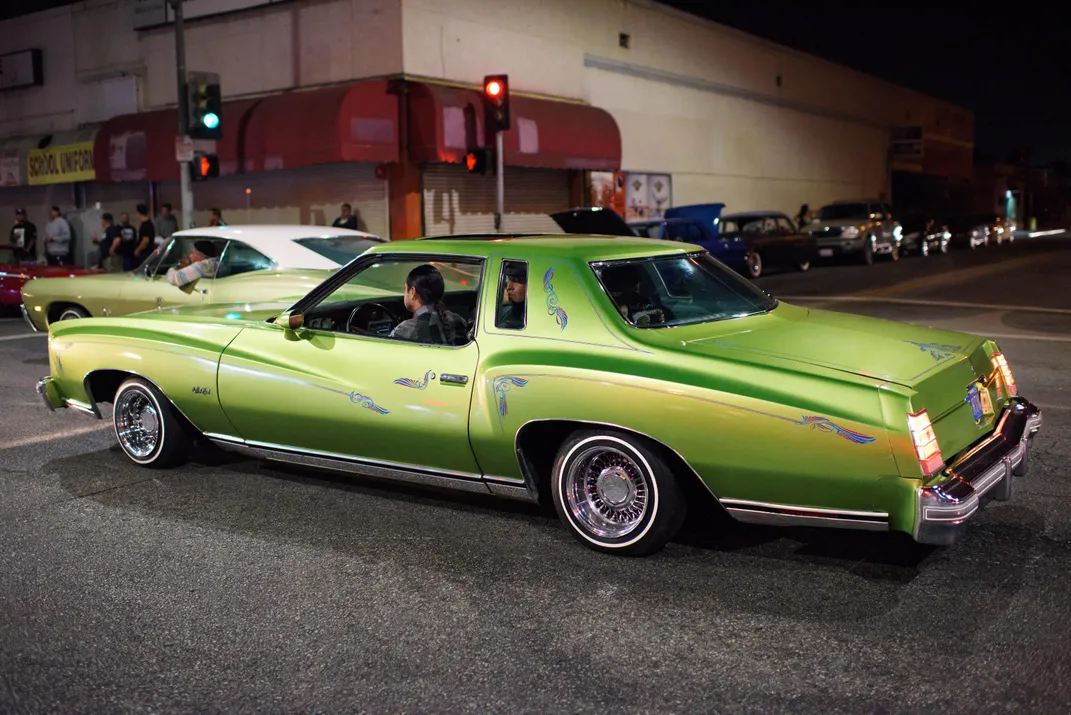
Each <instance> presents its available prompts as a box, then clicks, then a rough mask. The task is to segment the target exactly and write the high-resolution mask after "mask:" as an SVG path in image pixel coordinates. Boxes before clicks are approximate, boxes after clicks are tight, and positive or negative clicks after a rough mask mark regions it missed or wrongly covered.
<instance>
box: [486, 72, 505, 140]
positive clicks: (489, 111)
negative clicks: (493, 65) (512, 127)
mask: <svg viewBox="0 0 1071 715" xmlns="http://www.w3.org/2000/svg"><path fill="white" fill-rule="evenodd" d="M483 105H484V117H485V125H484V126H485V127H486V131H487V133H488V136H489V137H491V136H493V135H494V134H495V133H496V132H502V131H505V130H507V129H509V123H510V122H509V75H505V74H489V75H486V76H485V77H484V78H483Z"/></svg>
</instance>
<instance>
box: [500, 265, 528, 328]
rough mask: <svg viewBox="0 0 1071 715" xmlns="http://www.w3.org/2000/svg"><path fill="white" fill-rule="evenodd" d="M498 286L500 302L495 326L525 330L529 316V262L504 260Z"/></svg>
mask: <svg viewBox="0 0 1071 715" xmlns="http://www.w3.org/2000/svg"><path fill="white" fill-rule="evenodd" d="M498 287H499V290H498V295H499V302H498V306H497V307H496V309H495V327H496V328H501V329H503V330H524V326H525V325H526V324H527V318H528V316H527V300H528V262H527V261H514V260H503V261H502V274H501V276H500V277H499V284H498Z"/></svg>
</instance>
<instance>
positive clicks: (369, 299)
mask: <svg viewBox="0 0 1071 715" xmlns="http://www.w3.org/2000/svg"><path fill="white" fill-rule="evenodd" d="M429 264H430V265H432V266H435V267H438V268H439V270H441V271H444V272H445V271H451V272H453V273H454V274H456V275H462V274H463V275H466V276H467V278H466V279H465V280H464V281H457V282H456V283H455V285H454V286H453V287H452V289H449V290H447V291H446V292H445V293H443V294H442V295H439V294H437V293H432V294H430V295H429V296H428V300H437V301H441V304H442V305H441V307H439V308H438V309H437V314H439V315H446V313H445V312H443V311H445V310H448V311H450V312H452V313H454V314H456V315H455V316H450V315H446V318H445V320H446V322H445V323H444V324H446V325H454V326H456V327H454V328H451V329H450V330H447V331H443V332H442V334H438V333H432V332H430V331H429V333H428V334H427V335H426V336H424V337H423V342H409V341H405V340H401V339H398V338H396V337H392V336H394V335H396V334H398V333H401V334H407V335H411V334H413V333H412V332H410V330H411V328H410V327H407V328H406V329H405V330H404V331H399V330H396V329H397V328H398V327H399V326H400V325H402V324H406V325H407V326H412V325H414V323H411V322H410V321H413V320H416V321H417V323H416V324H417V325H419V324H421V323H420V322H419V318H416V317H414V318H410V317H409V316H410V312H409V310H408V309H407V307H406V305H407V300H409V301H411V300H412V299H411V297H410V298H406V296H405V295H404V294H403V291H404V290H405V289H404V287H403V280H404V277H405V276H408V275H410V272H411V271H413V270H419V271H421V272H422V273H424V274H427V273H429V272H431V273H433V271H431V269H430V267H429ZM507 281H508V283H507ZM507 285H509V286H511V287H510V288H508V289H507V287H506V286H507ZM517 286H524V289H525V290H526V291H527V292H526V293H521V294H520V295H518V294H517V291H516V287H517ZM425 287H427V286H425ZM408 304H409V305H412V303H411V302H410V303H408ZM518 309H519V310H520V311H521V312H520V315H516V314H515V311H517V310H518ZM422 315H426V313H422ZM434 317H435V316H430V315H429V317H428V320H427V322H426V324H427V325H430V324H431V321H432V320H434ZM507 317H508V318H509V320H508V321H507V320H505V318H507ZM516 318H520V320H516ZM462 323H463V325H462ZM51 331H52V335H51V339H50V340H49V343H48V355H49V357H48V359H49V369H50V374H49V376H47V377H45V378H43V379H41V381H40V382H39V383H38V385H37V390H38V393H39V394H40V395H41V397H42V398H43V400H44V402H45V403H46V405H47V406H48V407H49V408H52V409H55V408H60V407H71V408H74V409H76V410H79V411H82V412H85V413H88V414H91V415H93V416H95V417H97V418H98V419H99V418H101V416H102V412H101V410H100V408H99V407H98V405H99V404H100V403H107V402H111V403H113V405H114V408H113V410H112V421H113V422H114V426H115V434H116V436H117V439H118V441H119V444H120V446H121V448H122V450H123V452H124V453H125V454H126V456H127V457H128V458H129V459H130V460H132V461H133V462H135V463H136V464H138V465H142V466H145V467H166V466H169V465H173V464H177V463H180V462H181V461H183V460H184V459H186V458H188V456H189V454H190V449H191V446H192V441H191V439H192V438H195V437H198V436H199V437H201V438H204V439H206V440H208V441H211V442H212V443H214V444H216V445H218V446H220V447H223V448H226V449H233V450H238V451H242V452H245V453H247V454H252V455H256V456H258V457H261V458H265V459H269V460H276V461H281V462H293V463H297V464H302V465H306V466H312V467H324V468H329V469H332V470H336V471H343V472H354V473H358V474H364V475H371V476H373V477H382V478H387V479H394V480H399V481H403V482H410V483H418V484H428V485H435V486H439V487H447V488H453V489H459V490H462V491H469V492H476V493H481V494H493V495H497V496H501V497H509V498H517V499H522V500H528V501H541V502H547V503H553V505H554V507H555V508H556V510H557V512H558V514H559V516H560V517H561V520H562V521H563V523H564V524H565V525H566V527H567V528H568V529H569V531H570V532H571V533H572V534H573V535H574V536H575V537H576V538H577V539H578V540H579V541H580V542H581V543H583V544H585V545H587V546H589V547H592V548H594V549H596V550H599V551H604V552H609V553H620V554H649V553H652V552H654V551H657V550H658V549H660V548H661V547H662V546H663V545H664V544H665V543H666V542H667V541H668V540H670V539H672V538H673V536H674V534H675V532H676V531H677V529H678V527H679V526H680V524H681V521H682V520H683V518H684V516H685V512H686V510H687V509H688V508H689V507H692V508H695V507H696V506H697V505H699V504H702V503H703V502H702V501H701V500H698V499H696V498H695V495H696V494H697V493H709V494H711V495H713V497H714V498H715V499H716V500H717V501H718V502H719V503H720V504H721V506H722V507H724V509H725V510H726V512H727V513H728V514H729V515H731V516H732V517H734V518H736V519H738V520H740V521H746V522H756V523H762V524H783V525H791V524H805V525H809V526H829V527H836V528H849V529H864V530H872V531H898V532H904V533H906V534H909V535H911V537H913V538H914V539H915V540H916V541H919V542H923V543H931V544H948V543H951V542H953V541H954V540H955V539H956V538H957V536H958V535H959V534H960V533H961V532H962V531H963V529H964V528H966V524H967V523H968V522H969V521H970V519H971V518H972V516H973V515H974V514H975V512H976V511H977V510H978V509H979V507H980V506H981V505H982V501H983V497H987V496H991V495H995V496H996V498H998V499H1007V498H1009V497H1010V496H1011V487H1012V475H1013V474H1015V475H1021V474H1023V473H1025V471H1026V468H1027V464H1028V462H1027V459H1028V447H1029V446H1030V444H1032V442H1033V435H1034V434H1035V433H1036V432H1037V431H1038V430H1039V429H1040V427H1041V420H1042V416H1041V412H1040V410H1038V408H1037V407H1036V406H1034V405H1032V404H1031V403H1030V402H1028V401H1027V400H1025V399H1023V398H1022V397H1021V396H1019V395H1018V394H1017V387H1016V383H1015V378H1014V376H1013V374H1012V371H1011V369H1010V367H1009V366H1008V361H1007V360H1006V359H1005V358H1004V356H1003V355H1002V354H1001V353H1000V351H999V349H998V347H997V345H996V343H994V342H993V341H991V340H987V339H986V338H984V337H978V336H975V335H968V334H964V333H957V332H951V331H947V330H940V329H935V328H927V327H923V326H919V325H909V324H905V323H895V322H890V321H885V320H877V319H872V318H866V317H861V316H856V315H845V314H839V313H833V312H828V311H824V310H817V309H808V308H799V307H796V306H793V305H788V304H785V303H781V302H779V301H778V300H776V299H775V298H773V297H771V296H770V295H768V294H766V293H764V292H763V291H761V290H759V289H758V288H756V287H755V286H754V285H752V284H751V283H750V282H748V281H747V280H746V279H745V278H743V277H741V276H739V275H737V274H736V273H735V272H733V271H732V270H730V269H729V268H728V267H726V266H725V265H724V264H722V263H720V262H718V261H715V260H714V259H713V258H712V257H711V256H710V254H709V253H707V252H706V251H703V250H702V249H701V248H699V247H698V246H689V245H686V244H682V243H677V242H671V241H653V240H650V239H640V238H624V237H620V238H618V237H599V236H584V237H571V236H558V237H548V236H539V237H523V236H514V237H510V236H503V235H500V234H492V235H489V236H488V235H485V236H472V237H459V236H446V237H441V238H435V239H423V240H415V241H404V242H398V243H392V244H384V245H377V246H374V247H372V248H371V249H370V250H369V251H368V252H366V253H365V254H363V255H362V256H360V257H359V258H357V259H356V260H354V261H353V262H351V263H349V264H348V265H346V266H345V267H344V268H342V269H340V270H339V271H338V272H336V273H335V274H333V275H332V276H331V277H329V278H328V279H326V280H325V281H324V282H323V283H322V284H320V285H318V286H316V287H315V288H313V289H312V290H310V291H309V292H308V294H307V295H305V296H304V297H303V298H301V299H299V300H297V301H296V302H295V303H293V304H290V305H287V304H285V303H280V302H276V303H274V304H273V303H265V304H245V303H238V304H235V305H232V306H200V305H190V306H184V307H176V308H172V309H168V310H162V311H153V312H147V313H141V314H138V315H130V316H125V317H119V318H110V319H100V318H90V319H84V320H72V321H63V322H60V323H57V324H55V325H53V326H52V328H51ZM417 335H418V336H419V335H420V334H419V333H417ZM693 490H697V491H693ZM686 494H689V495H691V496H690V497H686ZM998 526H999V525H998Z"/></svg>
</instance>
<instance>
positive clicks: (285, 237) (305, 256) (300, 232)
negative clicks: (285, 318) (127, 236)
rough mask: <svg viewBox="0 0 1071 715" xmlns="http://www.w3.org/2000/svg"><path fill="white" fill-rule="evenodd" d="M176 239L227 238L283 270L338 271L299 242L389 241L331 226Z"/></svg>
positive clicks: (197, 233) (205, 232) (248, 229)
mask: <svg viewBox="0 0 1071 715" xmlns="http://www.w3.org/2000/svg"><path fill="white" fill-rule="evenodd" d="M174 236H175V237H176V238H225V239H229V240H234V241H241V242H242V243H246V244H248V245H249V246H251V247H252V248H255V249H256V250H258V251H260V252H261V253H263V254H264V255H265V256H267V257H268V258H270V259H272V260H273V261H275V263H276V264H277V265H278V267H279V268H322V269H329V270H331V269H335V268H338V266H339V264H338V263H335V262H334V261H332V260H331V259H330V258H327V257H326V256H321V255H320V254H319V253H317V252H316V251H312V250H309V249H308V248H306V247H305V246H302V245H301V244H300V243H296V242H295V241H296V240H297V239H299V238H320V239H329V238H366V239H369V240H371V241H376V242H378V243H383V242H385V241H386V239H383V238H380V237H379V236H376V235H375V234H371V233H365V232H364V231H351V230H350V229H347V228H332V227H331V226H287V225H278V226H218V227H217V226H212V227H209V226H206V227H204V228H190V229H186V230H184V231H176V232H175V233H174Z"/></svg>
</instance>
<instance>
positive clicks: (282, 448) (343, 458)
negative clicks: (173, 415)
mask: <svg viewBox="0 0 1071 715" xmlns="http://www.w3.org/2000/svg"><path fill="white" fill-rule="evenodd" d="M205 436H206V437H208V435H205ZM209 439H212V440H214V441H219V442H228V443H230V444H231V445H233V446H235V447H245V448H248V449H262V450H266V451H269V452H278V453H279V454H287V455H294V456H298V457H306V456H308V457H316V458H319V459H329V460H333V461H336V462H348V463H353V464H361V465H367V466H368V467H369V468H373V469H380V468H381V469H387V470H398V471H403V472H412V473H427V474H429V475H433V476H442V477H450V478H453V479H464V480H467V481H476V482H482V481H483V476H482V475H480V474H473V473H472V472H459V471H454V470H451V469H437V468H435V467H426V466H422V465H419V464H406V463H404V462H389V461H387V460H385V459H370V458H368V457H356V456H353V455H351V454H340V453H338V452H324V451H321V450H318V449H301V448H298V447H293V446H290V445H285V444H275V443H273V442H257V441H255V440H245V439H240V438H237V437H227V436H223V435H219V436H213V437H209Z"/></svg>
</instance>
